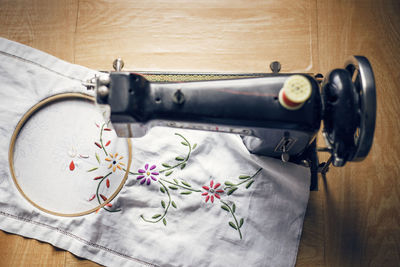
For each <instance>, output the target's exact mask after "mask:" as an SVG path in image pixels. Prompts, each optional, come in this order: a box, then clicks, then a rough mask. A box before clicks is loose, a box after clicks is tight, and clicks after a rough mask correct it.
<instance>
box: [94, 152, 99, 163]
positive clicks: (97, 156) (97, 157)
mask: <svg viewBox="0 0 400 267" xmlns="http://www.w3.org/2000/svg"><path fill="white" fill-rule="evenodd" d="M95 156H96V159H97V162H98V163H99V164H100V158H99V155H97V153H95Z"/></svg>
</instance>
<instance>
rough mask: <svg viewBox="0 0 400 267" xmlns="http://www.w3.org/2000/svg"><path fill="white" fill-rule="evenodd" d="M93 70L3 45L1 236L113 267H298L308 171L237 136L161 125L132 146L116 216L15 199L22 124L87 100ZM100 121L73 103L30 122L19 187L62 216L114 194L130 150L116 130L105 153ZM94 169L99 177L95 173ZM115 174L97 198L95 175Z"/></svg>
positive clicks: (22, 151)
mask: <svg viewBox="0 0 400 267" xmlns="http://www.w3.org/2000/svg"><path fill="white" fill-rule="evenodd" d="M95 73H96V72H95V71H92V70H89V69H86V68H84V67H81V66H77V65H73V64H69V63H67V62H64V61H61V60H59V59H57V58H55V57H52V56H50V55H47V54H45V53H43V52H40V51H37V50H35V49H32V48H30V47H27V46H24V45H21V44H18V43H15V42H12V41H8V40H6V39H0V84H1V89H0V140H1V142H0V146H1V147H0V229H2V230H4V231H7V232H10V233H15V234H19V235H22V236H26V237H30V238H35V239H38V240H41V241H45V242H48V243H50V244H52V245H54V246H56V247H59V248H62V249H65V250H68V251H70V252H72V253H73V254H75V255H77V256H80V257H83V258H86V259H89V260H92V261H95V262H97V263H100V264H103V265H106V266H142V265H156V266H294V264H295V261H296V255H297V249H298V244H299V240H300V235H301V229H302V224H303V219H304V215H305V210H306V206H307V201H308V196H309V182H310V179H309V177H310V173H309V170H308V169H306V168H303V167H300V166H298V165H295V164H291V163H283V162H281V161H279V160H276V159H271V158H266V157H260V156H256V155H252V154H250V153H249V152H248V151H247V150H246V148H245V146H244V145H243V143H242V141H241V139H240V137H239V136H236V135H229V134H216V133H209V132H201V131H187V130H176V129H168V128H154V129H153V130H151V131H150V133H149V134H148V135H146V136H145V137H143V138H139V139H132V151H133V153H132V156H133V159H132V165H131V168H130V171H131V172H132V173H133V174H130V175H129V176H128V179H127V181H126V183H125V185H124V187H123V188H122V190H121V191H120V192H119V194H118V195H117V196H116V197H115V198H114V199H113V200H112V202H111V204H112V207H106V208H107V209H108V210H110V211H115V210H117V212H109V211H107V210H105V209H100V210H98V212H93V213H90V214H88V215H84V216H80V217H60V216H55V215H51V214H48V213H45V212H43V211H42V210H39V209H37V208H36V207H34V206H33V205H32V204H31V203H29V202H28V201H27V200H26V199H25V198H24V197H23V196H22V194H21V193H20V192H19V191H18V190H17V188H16V186H15V184H14V182H13V180H12V177H11V174H10V169H9V165H8V146H9V144H10V139H11V136H12V134H13V131H14V129H15V127H16V125H17V123H18V121H19V120H20V119H21V117H22V116H23V115H24V114H25V113H26V112H27V111H28V110H29V109H30V108H31V107H32V106H33V105H35V104H37V103H38V102H40V101H41V100H43V99H45V98H46V97H49V96H52V95H55V94H59V93H65V92H83V93H86V88H85V87H83V86H82V85H81V83H82V81H85V80H87V79H88V78H91V77H92V76H93V75H94V74H95ZM74 122H76V124H74ZM96 123H97V124H98V125H99V126H100V127H98V126H97V125H96ZM102 123H103V122H102V121H101V114H100V115H99V112H98V111H97V110H96V109H95V108H94V107H93V106H92V105H91V104H88V103H84V102H82V101H75V100H69V101H63V102H59V103H57V104H52V105H50V106H49V107H45V108H43V109H42V110H41V111H39V112H38V113H37V114H35V115H33V116H32V118H31V119H30V120H29V121H28V122H27V124H26V125H25V126H24V128H23V130H22V131H21V134H20V136H19V137H18V139H17V143H16V146H15V155H14V163H15V170H16V176H17V180H18V181H19V182H20V186H21V188H22V190H23V191H24V192H25V193H26V194H27V195H28V196H29V197H30V198H31V199H32V200H33V201H34V202H36V203H38V204H39V205H40V206H43V207H45V208H47V209H50V210H53V211H58V212H64V213H69V212H79V211H82V210H86V209H90V208H93V207H95V206H96V203H97V202H96V201H98V199H97V198H98V196H100V194H101V195H102V196H105V197H108V194H110V192H112V191H113V190H115V187H116V186H117V185H118V184H119V183H120V181H121V179H122V176H123V170H120V169H118V168H116V169H115V172H113V169H114V166H115V165H118V162H121V163H123V164H125V165H120V167H121V169H123V168H124V166H126V164H127V153H128V152H127V148H126V147H127V145H126V140H123V139H117V138H116V137H115V134H113V131H108V132H106V131H104V130H103V134H104V135H103V139H104V140H102V141H103V143H102V144H100V146H103V147H104V148H105V149H106V151H107V150H108V151H107V152H108V153H107V156H106V154H105V152H104V150H103V149H100V148H99V147H98V146H97V144H95V142H97V143H99V142H100V140H99V133H100V131H101V126H102ZM63 127H64V128H63ZM104 127H107V126H104ZM175 133H178V134H180V135H176V134H175ZM184 138H186V140H185V139H184ZM108 141H111V144H109V145H108V146H106V142H108ZM58 144H60V145H59V146H58ZM195 144H196V147H195V148H194V145H195ZM189 150H192V151H191V153H190V155H189V157H188V153H189ZM120 151H121V152H120ZM113 152H114V153H113ZM116 152H117V153H119V155H118V156H116V155H115V153H116ZM110 153H111V155H110ZM96 154H97V155H98V157H99V159H97V156H95V155H96ZM120 155H123V156H124V158H123V159H119V158H120ZM111 156H112V158H110V157H111ZM107 157H108V160H111V161H107V159H106V158H107ZM187 157H188V160H187V161H186V159H187ZM114 160H115V162H112V161H114ZM72 161H73V162H74V166H72V167H71V166H70V164H71V162H72ZM113 163H114V165H111V167H110V165H109V164H113ZM162 164H164V165H162ZM174 165H178V166H177V167H175V168H172V169H171V170H172V171H173V172H172V173H169V172H170V171H169V170H168V169H170V168H171V167H173V166H174ZM183 165H185V166H184V167H182V166H183ZM91 166H95V167H94V168H97V169H95V170H92V171H89V170H91V169H92V167H91ZM154 166H155V167H154ZM168 166H171V167H168ZM109 167H110V168H109ZM146 167H147V169H146ZM71 169H73V170H71ZM150 169H151V170H150ZM260 169H261V170H260ZM259 170H260V171H259ZM109 172H111V173H112V174H111V175H110V176H109V177H107V178H109V181H108V182H106V179H104V180H103V182H102V183H101V184H100V186H99V188H100V189H99V191H98V193H97V194H96V188H97V186H98V183H99V181H100V180H102V178H99V179H97V180H94V178H95V177H99V176H105V175H106V174H107V173H109ZM253 175H254V176H253ZM141 176H145V177H143V178H142V179H140V177H141ZM151 176H153V178H154V180H153V179H151ZM239 176H241V177H240V178H239ZM243 176H249V177H243ZM144 179H145V180H144ZM142 181H144V183H143V184H142V183H141V182H142ZM148 181H150V184H149V185H147V183H148ZM225 182H227V184H225ZM241 182H243V183H242V184H240V185H237V186H236V187H237V189H236V190H235V191H234V192H233V193H232V194H230V195H228V192H229V191H230V190H231V189H232V188H233V187H234V186H232V185H230V183H231V184H239V183H241ZM108 183H110V187H107V184H108ZM210 183H212V184H211V185H210ZM218 183H219V184H221V185H219V186H217V184H218ZM174 184H177V185H174ZM249 184H250V185H249ZM189 185H190V186H189ZM246 187H248V188H246ZM207 188H208V190H207ZM217 190H222V191H223V192H222V191H217ZM163 191H164V192H163ZM63 193H64V194H63ZM93 195H95V198H94V199H93V200H91V201H89V199H90V198H92V196H93ZM211 196H213V203H212V201H211V200H212V199H211ZM217 196H219V197H220V198H218V197H217ZM207 197H208V201H207V202H206V199H207ZM99 200H100V201H103V200H101V199H99ZM172 201H173V202H172ZM175 206H176V208H175ZM222 207H223V208H222ZM166 209H167V211H165V210H166ZM164 214H165V216H164ZM141 215H142V216H141ZM160 215H161V216H160ZM233 215H234V216H233ZM153 216H154V218H153ZM242 218H243V220H241V219H242ZM164 219H165V220H164ZM146 220H147V221H146ZM157 220H159V221H158V222H156V223H153V222H148V221H157ZM240 225H241V227H240V228H239V226H240ZM235 228H236V229H235ZM237 228H239V229H237ZM239 230H240V232H239ZM241 237H242V239H241Z"/></svg>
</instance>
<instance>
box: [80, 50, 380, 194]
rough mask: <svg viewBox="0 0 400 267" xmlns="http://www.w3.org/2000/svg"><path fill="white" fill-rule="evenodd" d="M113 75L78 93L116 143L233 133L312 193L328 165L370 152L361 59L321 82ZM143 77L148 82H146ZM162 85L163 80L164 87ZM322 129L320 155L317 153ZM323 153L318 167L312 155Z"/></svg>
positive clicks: (366, 68)
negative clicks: (190, 132) (95, 108)
mask: <svg viewBox="0 0 400 267" xmlns="http://www.w3.org/2000/svg"><path fill="white" fill-rule="evenodd" d="M113 65H114V69H115V71H113V72H107V73H104V74H103V75H100V76H97V77H95V78H93V79H91V80H90V81H88V83H86V84H85V85H86V86H87V88H88V89H94V90H95V91H96V99H97V103H98V104H99V106H100V107H101V108H102V109H103V110H104V112H105V113H106V114H107V116H110V120H111V123H112V125H113V127H114V129H115V131H116V133H117V135H118V136H120V137H141V136H143V135H145V134H146V132H147V131H148V130H149V129H150V128H151V127H154V126H166V127H175V128H185V129H195V130H206V131H214V132H224V133H234V134H238V135H240V136H241V137H242V140H243V143H244V144H245V146H246V147H247V149H248V150H249V151H250V152H252V153H255V154H259V155H263V156H269V157H276V158H281V159H282V160H283V161H290V162H294V163H297V164H302V165H304V166H307V167H309V168H310V169H311V178H312V179H311V181H312V182H311V189H312V190H314V189H316V188H317V175H318V172H320V173H322V174H323V175H325V173H326V172H327V171H328V167H329V165H330V164H331V163H332V164H333V165H334V166H338V167H340V166H344V165H345V164H346V162H348V161H361V160H363V159H364V158H365V157H366V156H367V155H368V152H369V150H370V148H371V145H372V141H373V136H374V129H375V117H376V91H375V81H374V75H373V71H372V68H371V65H370V63H369V61H368V60H367V58H365V57H362V56H354V57H352V58H351V59H350V60H349V61H347V62H346V64H345V66H344V68H342V69H334V70H332V71H331V72H329V73H328V74H327V75H326V77H325V78H324V77H323V76H322V75H321V74H317V75H310V74H304V73H279V71H280V64H279V62H273V63H271V65H270V68H271V70H272V73H253V74H215V73H213V74H204V73H203V74H176V73H163V74H160V73H133V72H123V71H122V67H123V61H122V60H121V59H117V60H115V61H114V64H113ZM157 75H158V76H160V75H163V76H164V77H173V76H180V77H194V76H195V77H202V81H184V82H182V80H185V79H177V80H178V82H155V81H151V79H149V77H150V78H151V77H157ZM146 77H147V78H146ZM167 80H168V79H167ZM321 120H322V121H323V130H322V133H323V136H324V139H325V142H326V146H327V147H326V148H317V146H316V136H317V133H318V131H319V129H320V125H321ZM318 151H324V152H328V153H330V155H331V156H330V158H329V160H328V161H327V162H326V163H322V164H320V163H319V161H318V156H317V152H318Z"/></svg>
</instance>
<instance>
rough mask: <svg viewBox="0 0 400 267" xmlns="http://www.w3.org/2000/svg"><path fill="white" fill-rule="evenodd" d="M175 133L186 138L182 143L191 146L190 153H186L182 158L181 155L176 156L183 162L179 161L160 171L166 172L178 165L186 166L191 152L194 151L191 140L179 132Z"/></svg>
mask: <svg viewBox="0 0 400 267" xmlns="http://www.w3.org/2000/svg"><path fill="white" fill-rule="evenodd" d="M175 135H177V136H179V137H181V138H182V139H183V140H184V142H182V144H183V145H185V146H187V147H188V148H189V151H188V153H187V155H186V157H185V158H184V159H182V158H180V157H177V158H176V160H179V161H181V162H179V163H178V164H176V165H173V166H170V167H167V168H166V169H163V170H161V171H160V173H163V172H166V171H169V170H172V169H175V168H176V167H179V166H183V167H181V168H182V169H183V168H184V166H186V162H187V161H188V160H189V158H190V153H192V145H191V144H190V142H189V141H188V140H187V139H186V138H185V137H184V136H183V135H181V134H179V133H175Z"/></svg>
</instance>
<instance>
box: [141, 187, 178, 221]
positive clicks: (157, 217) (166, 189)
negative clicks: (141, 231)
mask: <svg viewBox="0 0 400 267" xmlns="http://www.w3.org/2000/svg"><path fill="white" fill-rule="evenodd" d="M158 182H159V183H160V184H161V186H162V187H163V188H164V190H165V192H167V195H168V205H167V207H165V210H164V214H163V215H161V216H158V215H155V216H153V218H155V217H156V218H155V219H156V220H153V221H152V220H148V219H146V218H145V217H144V216H143V214H142V215H140V218H142V219H143V221H145V222H148V223H158V222H159V221H161V220H163V223H164V225H166V224H167V223H166V220H165V218H164V217H165V216H166V215H167V213H168V209H169V206H170V205H171V201H172V200H171V195H170V194H169V191H168V188H167V187H166V186H165V185H164V184H163V183H162V182H161V181H160V180H158Z"/></svg>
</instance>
